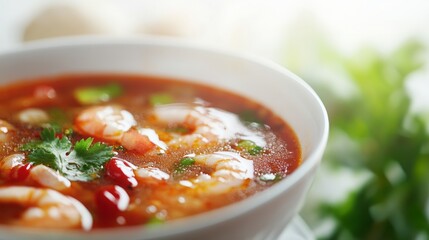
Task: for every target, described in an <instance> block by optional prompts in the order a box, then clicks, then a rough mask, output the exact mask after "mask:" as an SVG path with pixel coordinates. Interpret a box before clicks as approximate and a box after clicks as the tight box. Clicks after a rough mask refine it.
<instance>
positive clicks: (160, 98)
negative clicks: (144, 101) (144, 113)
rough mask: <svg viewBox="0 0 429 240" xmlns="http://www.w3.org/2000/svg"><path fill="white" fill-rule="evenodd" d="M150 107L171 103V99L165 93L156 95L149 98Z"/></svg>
mask: <svg viewBox="0 0 429 240" xmlns="http://www.w3.org/2000/svg"><path fill="white" fill-rule="evenodd" d="M149 103H150V104H151V105H152V106H156V105H162V104H169V103H173V97H172V96H171V95H170V94H167V93H156V94H152V95H151V96H150V97H149Z"/></svg>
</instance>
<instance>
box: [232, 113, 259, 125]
mask: <svg viewBox="0 0 429 240" xmlns="http://www.w3.org/2000/svg"><path fill="white" fill-rule="evenodd" d="M238 117H239V118H240V120H241V121H243V122H246V123H257V124H262V120H261V119H260V118H259V117H258V115H257V113H256V112H255V111H253V110H244V111H242V112H240V113H239V114H238Z"/></svg>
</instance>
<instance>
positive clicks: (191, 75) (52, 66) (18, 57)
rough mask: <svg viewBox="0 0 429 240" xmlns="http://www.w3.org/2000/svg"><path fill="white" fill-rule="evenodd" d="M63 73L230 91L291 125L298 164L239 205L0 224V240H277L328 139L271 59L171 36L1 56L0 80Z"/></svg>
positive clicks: (298, 89) (321, 111) (296, 84)
mask: <svg viewBox="0 0 429 240" xmlns="http://www.w3.org/2000/svg"><path fill="white" fill-rule="evenodd" d="M64 73H137V74H149V75H161V76H169V77H174V78H180V79H186V80H189V81H192V82H200V83H205V84H209V85H214V86H217V87H221V88H225V89H229V90H232V91H234V92H236V93H239V94H241V95H244V96H247V97H249V98H252V99H255V100H257V101H258V102H260V103H262V104H264V105H265V106H267V107H268V108H271V109H272V110H273V111H274V112H275V113H277V114H278V115H279V116H280V117H282V118H283V119H284V120H286V122H288V123H289V124H290V126H291V127H292V128H293V129H294V130H295V132H296V134H297V136H298V138H299V141H300V143H301V146H302V156H303V163H302V165H301V166H299V167H298V169H297V170H296V171H295V172H293V173H292V174H291V175H289V177H287V178H285V179H284V180H282V181H280V182H279V183H277V184H276V185H274V186H273V187H271V188H269V189H267V190H265V191H263V192H261V193H258V194H255V195H254V196H252V197H250V198H247V199H245V200H243V201H240V202H238V203H235V204H232V205H229V206H226V207H223V208H220V209H217V210H214V211H211V212H208V213H204V214H201V215H198V216H195V217H189V218H185V219H183V220H176V221H172V222H169V223H166V224H164V225H162V226H160V227H155V228H147V227H146V228H145V227H128V228H122V229H110V230H109V229H107V230H104V229H103V230H95V231H92V232H89V233H83V232H61V231H39V230H29V229H22V228H12V227H9V226H3V227H0V238H1V239H30V238H31V239H56V238H61V239H89V238H90V239H100V240H106V239H172V238H174V239H205V240H208V239H224V240H225V239H275V238H276V237H277V236H278V235H279V234H280V232H281V231H282V230H283V228H284V227H285V226H286V225H287V223H288V222H289V221H290V220H291V219H292V218H293V217H294V216H295V215H296V214H297V213H298V212H299V210H300V208H301V207H302V203H303V201H304V198H305V195H306V193H307V191H308V190H309V187H310V185H311V181H312V179H313V176H314V175H315V172H316V169H317V166H318V164H319V162H320V160H321V157H322V154H323V151H324V149H325V146H326V142H327V138H328V126H329V124H328V117H327V113H326V110H325V108H324V106H323V104H322V102H321V101H320V99H319V97H318V96H317V95H316V93H315V92H314V91H313V90H312V89H311V88H310V87H309V86H308V85H307V84H306V83H305V82H304V81H303V80H301V79H300V78H299V77H297V76H295V75H294V74H292V73H290V72H289V71H287V70H286V69H284V68H283V67H281V66H278V65H276V64H274V63H271V62H268V61H263V60H260V59H255V58H254V57H250V56H244V55H239V54H234V53H230V52H225V51H219V50H214V49H207V48H203V47H195V46H192V45H189V44H185V43H178V42H174V41H172V40H165V39H151V40H142V39H135V40H107V39H84V40H81V39H69V40H62V41H54V42H52V41H47V42H42V43H37V44H33V45H28V46H25V47H23V48H21V49H18V50H15V51H11V52H7V53H4V54H1V55H0V84H4V83H8V82H12V81H17V80H23V79H32V78H36V77H40V76H47V75H57V74H64Z"/></svg>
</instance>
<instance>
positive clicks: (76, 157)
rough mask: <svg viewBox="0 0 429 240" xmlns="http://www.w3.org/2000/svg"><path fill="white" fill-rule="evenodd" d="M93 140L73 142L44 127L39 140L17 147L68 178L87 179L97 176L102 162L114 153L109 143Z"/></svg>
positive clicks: (34, 159)
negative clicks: (94, 141)
mask: <svg viewBox="0 0 429 240" xmlns="http://www.w3.org/2000/svg"><path fill="white" fill-rule="evenodd" d="M93 140H94V139H93V138H87V139H82V140H79V141H77V142H76V143H75V144H74V146H73V144H72V143H71V141H70V140H69V139H68V138H67V137H66V136H63V137H61V138H59V137H57V136H56V132H55V130H54V129H52V128H45V129H43V130H42V132H41V133H40V140H36V141H34V142H30V143H28V144H25V145H23V146H22V147H21V149H22V150H24V151H29V152H30V153H29V154H28V160H29V162H32V163H34V164H43V165H46V166H48V167H50V168H52V169H54V170H57V171H59V172H60V173H61V174H62V175H63V176H65V177H66V178H68V179H69V180H72V181H89V180H92V179H94V178H96V177H98V172H99V171H100V170H101V169H102V167H103V165H104V163H105V162H107V161H108V160H109V159H110V158H112V157H113V155H114V153H113V150H112V147H110V146H108V145H106V144H102V143H99V142H98V143H94V144H93Z"/></svg>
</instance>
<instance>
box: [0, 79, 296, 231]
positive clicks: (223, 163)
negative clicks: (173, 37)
mask: <svg viewBox="0 0 429 240" xmlns="http://www.w3.org/2000/svg"><path fill="white" fill-rule="evenodd" d="M300 162H301V150H300V145H299V142H298V139H297V137H296V135H295V133H294V132H293V130H292V129H291V128H290V127H289V126H288V125H287V124H286V123H285V122H284V121H283V120H282V119H280V118H279V117H277V116H276V115H275V114H274V113H273V112H271V111H270V110H269V109H267V108H265V107H263V106H262V105H261V104H258V103H256V102H254V101H252V100H251V99H247V98H244V97H242V96H238V95H236V94H234V93H231V92H228V91H225V90H220V89H217V88H214V87H210V86H204V85H199V84H196V83H189V82H185V81H180V80H176V79H165V78H160V77H153V76H134V75H67V76H56V77H48V78H42V79H36V80H32V81H22V82H18V83H14V84H11V85H4V86H1V87H0V212H2V213H5V214H1V215H0V224H3V225H19V226H25V227H40V228H67V229H83V230H91V229H96V228H106V227H121V226H130V225H152V224H163V223H165V222H168V221H170V220H174V219H179V218H183V217H187V216H191V215H195V214H199V213H203V212H206V211H210V210H212V209H216V208H219V207H222V206H225V205H228V204H232V203H234V202H237V201H240V200H242V199H245V198H247V197H249V196H251V195H253V194H255V193H257V192H260V191H262V190H264V189H266V188H268V187H270V186H272V185H273V184H275V183H276V182H277V181H279V180H280V179H282V178H285V177H287V176H288V175H289V174H291V173H292V172H293V171H294V170H295V169H296V168H297V167H298V166H299V164H300ZM54 212H55V213H54Z"/></svg>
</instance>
